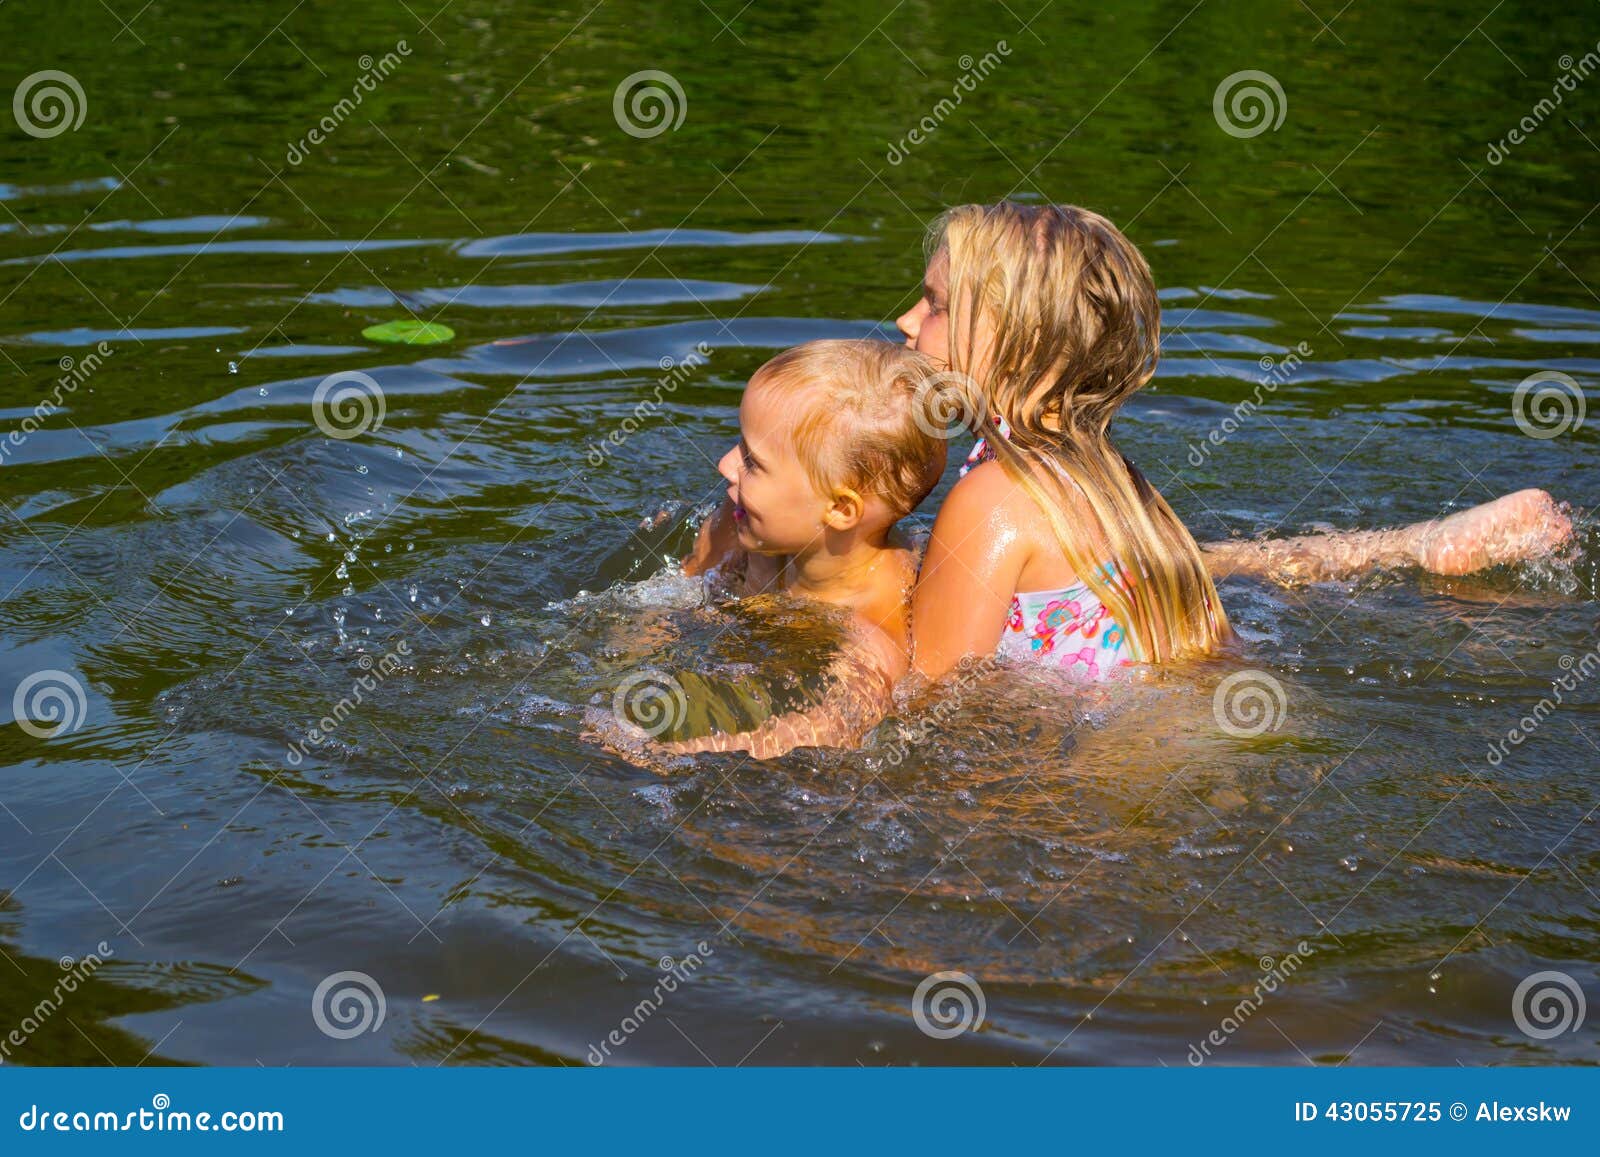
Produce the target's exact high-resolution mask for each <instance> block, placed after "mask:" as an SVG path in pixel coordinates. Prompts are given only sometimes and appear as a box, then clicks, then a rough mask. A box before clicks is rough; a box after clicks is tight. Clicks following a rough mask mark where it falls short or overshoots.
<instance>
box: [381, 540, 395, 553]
mask: <svg viewBox="0 0 1600 1157" xmlns="http://www.w3.org/2000/svg"><path fill="white" fill-rule="evenodd" d="M393 550H394V543H392V542H386V543H384V544H383V553H384V554H389V553H390V552H391V551H393Z"/></svg>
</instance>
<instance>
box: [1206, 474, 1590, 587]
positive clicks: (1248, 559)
mask: <svg viewBox="0 0 1600 1157" xmlns="http://www.w3.org/2000/svg"><path fill="white" fill-rule="evenodd" d="M1571 535H1572V520H1571V519H1570V518H1568V517H1567V515H1566V514H1565V513H1563V512H1562V511H1561V509H1560V508H1559V507H1557V506H1556V504H1555V501H1554V500H1553V499H1552V498H1551V497H1550V495H1549V494H1547V493H1546V492H1545V491H1543V490H1519V491H1517V492H1516V493H1515V494H1508V495H1506V496H1505V497H1504V498H1497V499H1495V500H1494V501H1493V502H1488V503H1485V504H1484V505H1482V506H1474V507H1473V508H1472V509H1470V510H1463V511H1461V512H1460V513H1458V514H1452V515H1450V516H1449V517H1448V518H1438V519H1434V520H1432V521H1430V522H1419V523H1414V524H1413V525H1411V526H1403V527H1401V528H1399V529H1398V530H1355V531H1337V532H1334V533H1331V534H1310V535H1301V536H1299V537H1296V538H1280V539H1272V540H1258V541H1254V542H1213V543H1206V544H1204V546H1203V547H1202V550H1203V551H1204V553H1205V558H1206V564H1207V566H1209V567H1210V569H1211V573H1212V576H1213V577H1215V578H1219V579H1221V578H1227V577H1229V576H1231V575H1249V576H1251V577H1253V578H1264V579H1270V580H1272V581H1274V582H1281V583H1287V584H1293V583H1303V582H1318V581H1325V580H1329V579H1340V578H1349V577H1351V576H1354V575H1358V574H1360V573H1361V572H1362V571H1366V570H1370V569H1372V568H1373V567H1383V566H1390V567H1407V566H1417V567H1422V568H1423V569H1424V570H1429V571H1433V572H1434V573H1436V574H1470V573H1471V572H1473V571H1475V570H1482V569H1483V568H1485V567H1488V566H1494V565H1496V564H1499V563H1511V562H1521V561H1523V560H1525V559H1530V558H1538V557H1540V556H1541V555H1545V554H1548V553H1550V552H1551V551H1552V550H1554V549H1555V548H1556V547H1558V546H1560V545H1561V544H1562V543H1563V542H1565V541H1566V540H1567V539H1568V538H1570V537H1571Z"/></svg>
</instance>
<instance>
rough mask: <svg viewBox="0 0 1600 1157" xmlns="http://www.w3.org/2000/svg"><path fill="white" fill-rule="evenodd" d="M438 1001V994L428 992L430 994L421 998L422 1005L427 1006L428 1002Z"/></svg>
mask: <svg viewBox="0 0 1600 1157" xmlns="http://www.w3.org/2000/svg"><path fill="white" fill-rule="evenodd" d="M438 999H439V994H438V993H437V992H430V993H428V995H427V996H425V997H423V998H422V1003H423V1004H427V1003H428V1002H429V1001H430V1000H438Z"/></svg>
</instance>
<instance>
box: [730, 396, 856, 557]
mask: <svg viewBox="0 0 1600 1157" xmlns="http://www.w3.org/2000/svg"><path fill="white" fill-rule="evenodd" d="M802 404H803V401H802V400H800V399H794V398H784V397H774V391H773V390H771V389H765V388H763V387H762V386H761V385H760V384H759V379H757V380H756V381H753V382H752V383H751V384H750V385H749V386H748V387H746V389H745V392H744V400H743V401H742V402H740V403H739V434H740V437H739V442H738V444H737V445H735V446H734V447H733V449H731V450H729V451H728V452H727V453H726V454H724V455H723V456H722V461H720V462H718V463H717V472H718V473H719V474H721V475H722V476H723V477H724V478H725V479H727V481H728V498H729V500H730V501H732V503H733V517H734V520H735V525H736V526H737V527H738V533H739V545H740V546H742V547H744V548H745V549H746V550H749V551H754V552H755V553H757V554H798V553H800V552H801V551H803V550H805V549H806V548H808V547H810V546H811V545H812V544H813V543H815V542H816V541H817V539H818V538H819V537H820V536H821V535H822V533H823V523H822V519H823V515H824V514H825V513H826V512H827V510H828V507H829V499H830V496H828V495H825V494H821V493H819V492H818V491H817V488H816V486H815V484H814V483H813V482H812V481H811V475H810V474H809V473H807V471H806V468H805V465H804V464H803V463H802V462H801V461H800V458H799V456H798V455H797V454H796V452H795V446H794V439H793V435H792V432H793V429H794V425H795V422H796V420H797V419H798V418H799V416H800V412H801V405H802Z"/></svg>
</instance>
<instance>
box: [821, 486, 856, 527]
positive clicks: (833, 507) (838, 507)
mask: <svg viewBox="0 0 1600 1157" xmlns="http://www.w3.org/2000/svg"><path fill="white" fill-rule="evenodd" d="M866 510H867V504H866V501H865V499H863V498H862V497H861V495H859V494H857V493H856V492H855V491H854V490H851V489H849V488H848V487H845V488H843V489H839V490H835V491H834V492H833V501H832V502H830V503H829V504H828V509H827V510H826V511H824V512H823V515H822V525H824V526H826V527H827V528H828V529H830V530H852V529H854V528H855V526H856V524H857V523H859V522H860V521H861V516H862V515H863V514H865V513H866Z"/></svg>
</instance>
